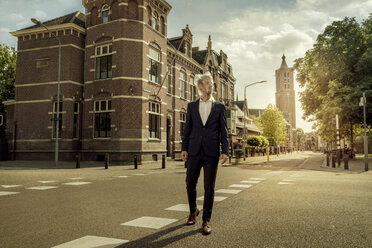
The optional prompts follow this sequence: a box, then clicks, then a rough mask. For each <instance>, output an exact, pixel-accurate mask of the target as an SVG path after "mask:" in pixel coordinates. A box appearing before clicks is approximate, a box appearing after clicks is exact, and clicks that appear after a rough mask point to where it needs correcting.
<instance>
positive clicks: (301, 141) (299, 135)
mask: <svg viewBox="0 0 372 248" xmlns="http://www.w3.org/2000/svg"><path fill="white" fill-rule="evenodd" d="M296 143H297V149H303V148H305V143H306V135H305V132H304V130H303V129H302V128H297V129H296Z"/></svg>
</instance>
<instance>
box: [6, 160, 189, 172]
mask: <svg viewBox="0 0 372 248" xmlns="http://www.w3.org/2000/svg"><path fill="white" fill-rule="evenodd" d="M184 165H185V164H184V162H183V161H173V160H166V161H165V168H166V169H176V168H180V167H184ZM99 167H102V168H105V162H104V161H80V169H84V168H99ZM110 167H120V168H123V169H128V170H132V169H134V162H133V163H132V164H124V163H120V162H109V163H108V168H110ZM137 167H138V169H161V168H162V161H161V160H159V161H143V162H142V164H139V163H138V164H137ZM34 169H76V162H75V161H58V166H55V163H54V161H36V160H8V161H0V170H34Z"/></svg>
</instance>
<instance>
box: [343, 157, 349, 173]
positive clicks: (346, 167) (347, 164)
mask: <svg viewBox="0 0 372 248" xmlns="http://www.w3.org/2000/svg"><path fill="white" fill-rule="evenodd" d="M344 169H345V170H348V169H349V155H348V154H347V153H346V154H344Z"/></svg>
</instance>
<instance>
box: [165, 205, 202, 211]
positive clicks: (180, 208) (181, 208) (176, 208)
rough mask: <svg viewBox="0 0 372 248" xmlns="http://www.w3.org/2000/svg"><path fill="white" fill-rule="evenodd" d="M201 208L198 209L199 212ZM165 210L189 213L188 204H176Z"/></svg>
mask: <svg viewBox="0 0 372 248" xmlns="http://www.w3.org/2000/svg"><path fill="white" fill-rule="evenodd" d="M201 209H203V208H200V207H199V210H201ZM165 210H174V211H185V212H190V207H189V204H177V205H174V206H172V207H169V208H166V209H165Z"/></svg>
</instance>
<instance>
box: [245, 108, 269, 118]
mask: <svg viewBox="0 0 372 248" xmlns="http://www.w3.org/2000/svg"><path fill="white" fill-rule="evenodd" d="M248 112H249V114H250V115H254V116H258V117H260V116H262V114H263V112H265V109H251V108H248Z"/></svg>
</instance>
